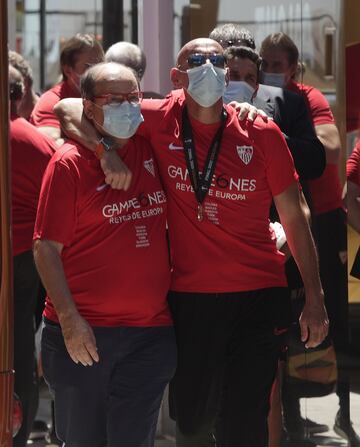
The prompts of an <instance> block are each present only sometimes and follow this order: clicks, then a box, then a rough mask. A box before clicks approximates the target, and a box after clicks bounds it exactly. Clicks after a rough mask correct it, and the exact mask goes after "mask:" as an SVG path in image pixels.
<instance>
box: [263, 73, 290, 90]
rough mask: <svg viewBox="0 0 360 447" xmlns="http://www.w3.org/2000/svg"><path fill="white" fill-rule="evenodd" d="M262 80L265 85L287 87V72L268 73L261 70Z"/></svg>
mask: <svg viewBox="0 0 360 447" xmlns="http://www.w3.org/2000/svg"><path fill="white" fill-rule="evenodd" d="M261 82H262V83H263V84H265V85H271V86H273V87H280V88H284V87H285V73H266V72H265V71H262V72H261Z"/></svg>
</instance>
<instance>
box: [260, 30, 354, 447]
mask: <svg viewBox="0 0 360 447" xmlns="http://www.w3.org/2000/svg"><path fill="white" fill-rule="evenodd" d="M260 55H261V57H262V81H263V82H264V83H265V84H269V85H275V84H276V85H277V86H279V85H281V86H282V87H284V88H287V89H289V90H291V91H293V92H295V93H298V94H300V95H302V96H303V97H304V99H305V101H306V103H307V106H308V110H309V114H310V116H311V119H312V123H313V126H314V129H315V132H316V134H317V136H318V138H319V139H320V141H321V142H322V143H323V145H324V147H325V152H326V162H327V164H326V168H325V171H324V173H323V174H322V176H321V177H320V178H318V179H314V180H309V181H308V185H309V192H310V206H311V210H312V213H313V229H314V235H315V241H316V244H317V247H318V252H319V263H320V275H321V280H322V284H323V286H324V293H325V303H326V308H327V311H328V313H329V319H330V321H331V324H330V334H331V337H332V339H333V342H334V346H335V350H336V351H337V352H338V354H340V355H338V381H337V389H336V392H337V395H338V397H339V407H340V408H339V411H338V413H337V415H336V419H335V424H334V430H335V431H336V432H337V433H338V434H340V435H341V436H343V437H344V438H345V439H347V440H348V441H349V443H350V444H351V446H352V447H358V446H360V438H359V437H358V435H357V434H356V433H355V432H354V430H353V428H352V425H351V422H350V404H349V392H350V385H349V378H348V374H347V372H346V366H345V365H344V364H343V358H344V355H343V354H344V353H346V352H347V351H348V336H349V334H348V332H349V328H348V297H347V273H346V250H347V241H346V237H347V236H346V215H345V211H344V209H343V205H342V197H341V196H342V187H341V184H340V178H339V166H338V162H339V156H340V150H341V145H340V137H339V132H338V130H337V127H336V124H335V120H334V117H333V114H332V112H331V109H330V106H329V103H328V101H327V100H326V98H325V97H324V96H323V94H322V93H321V92H320V91H319V90H317V89H316V88H314V87H312V86H309V85H305V84H303V83H299V82H297V80H296V75H297V72H298V63H299V51H298V49H297V47H296V45H295V44H294V42H293V41H292V40H291V39H290V37H289V36H287V35H286V34H284V33H274V34H271V35H269V36H268V37H266V38H265V40H264V41H263V42H262V44H261V50H260ZM283 397H284V411H285V422H287V425H288V429H289V431H294V432H296V431H299V430H300V431H301V430H302V427H301V425H300V426H299V417H300V409H299V402H298V399H296V397H294V394H293V393H292V392H291V389H289V390H288V391H286V390H285V392H284V395H283ZM312 428H313V429H314V430H316V425H314V427H312Z"/></svg>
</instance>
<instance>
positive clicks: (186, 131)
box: [182, 106, 227, 221]
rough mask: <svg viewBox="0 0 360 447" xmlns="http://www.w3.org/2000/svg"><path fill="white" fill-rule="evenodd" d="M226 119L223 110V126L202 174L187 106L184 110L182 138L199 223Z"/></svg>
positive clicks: (213, 142)
mask: <svg viewBox="0 0 360 447" xmlns="http://www.w3.org/2000/svg"><path fill="white" fill-rule="evenodd" d="M226 119H227V112H226V110H225V109H224V108H223V109H222V111H221V126H220V128H219V129H218V131H217V132H216V134H215V137H214V139H213V141H212V142H211V145H210V148H209V151H208V154H207V158H206V163H205V166H204V172H203V173H202V174H200V172H199V168H198V162H197V157H196V151H195V144H194V138H193V134H192V129H191V124H190V120H189V116H188V112H187V107H186V106H185V107H184V109H183V113H182V137H183V143H184V152H185V159H186V164H187V168H188V171H189V177H190V181H191V185H192V187H193V189H194V192H195V196H196V200H197V203H198V206H197V218H198V220H199V221H202V220H203V218H204V214H203V208H202V203H203V201H204V199H205V197H206V194H207V193H208V191H209V189H210V185H211V182H212V178H213V175H214V171H215V166H216V161H217V158H218V155H219V152H220V147H221V140H222V136H223V133H224V129H225V125H226Z"/></svg>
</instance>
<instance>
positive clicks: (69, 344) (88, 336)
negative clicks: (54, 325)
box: [60, 313, 99, 366]
mask: <svg viewBox="0 0 360 447" xmlns="http://www.w3.org/2000/svg"><path fill="white" fill-rule="evenodd" d="M60 324H61V329H62V333H63V337H64V341H65V346H66V349H67V351H68V353H69V355H70V357H71V359H72V360H73V361H74V362H75V363H79V362H80V363H81V364H82V365H84V366H91V365H93V361H95V362H98V361H99V355H98V353H97V348H96V340H95V335H94V332H93V330H92V329H91V327H90V325H89V324H88V322H87V321H85V320H84V318H82V317H81V316H80V315H79V314H78V313H76V314H73V315H71V316H70V317H66V318H63V319H62V320H61V321H60Z"/></svg>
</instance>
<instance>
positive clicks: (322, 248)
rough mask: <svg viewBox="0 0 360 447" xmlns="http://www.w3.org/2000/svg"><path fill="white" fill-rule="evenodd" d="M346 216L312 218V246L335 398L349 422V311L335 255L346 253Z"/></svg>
mask: <svg viewBox="0 0 360 447" xmlns="http://www.w3.org/2000/svg"><path fill="white" fill-rule="evenodd" d="M346 237H347V229H346V215H345V212H344V210H343V209H341V208H339V209H336V210H333V211H330V212H328V213H324V214H321V215H319V216H316V243H317V246H318V250H319V264H320V276H321V281H322V284H323V288H324V294H325V305H326V309H327V312H328V315H329V321H330V336H331V338H332V340H333V343H334V348H335V352H336V357H337V366H338V381H337V385H336V394H337V395H338V397H339V404H340V409H341V412H342V416H343V417H344V418H345V420H346V419H348V418H349V412H350V409H349V407H350V403H349V392H350V384H349V373H348V371H347V368H346V366H345V364H344V354H347V353H348V348H349V321H348V319H349V309H348V293H347V264H346V262H342V261H341V259H340V256H339V253H340V252H342V251H346V248H347V245H346V243H347V242H346Z"/></svg>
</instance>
